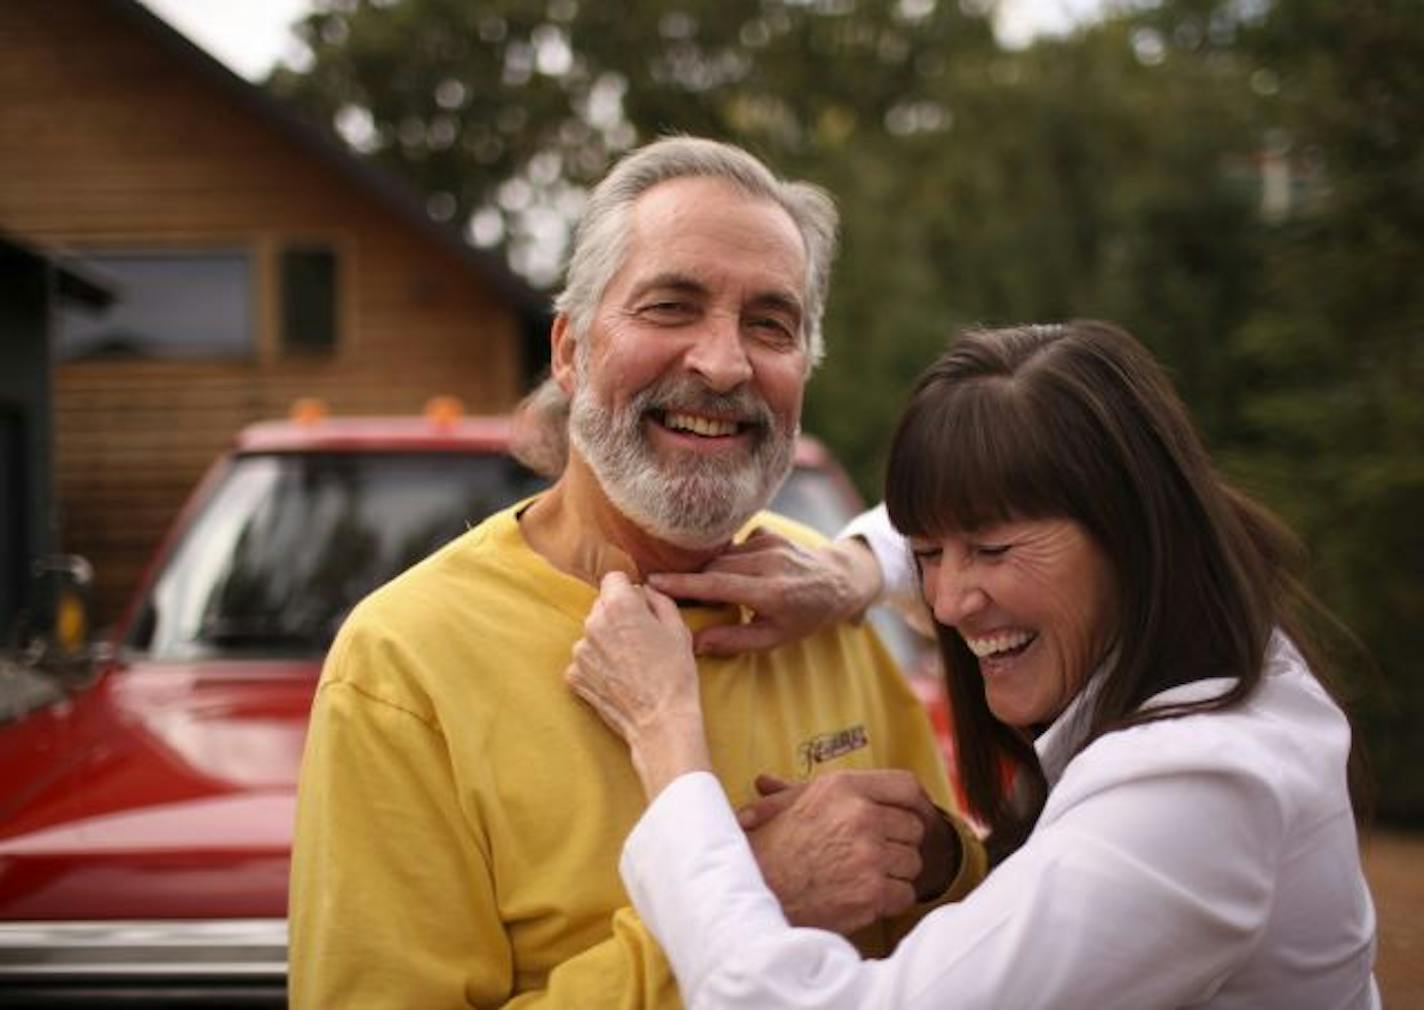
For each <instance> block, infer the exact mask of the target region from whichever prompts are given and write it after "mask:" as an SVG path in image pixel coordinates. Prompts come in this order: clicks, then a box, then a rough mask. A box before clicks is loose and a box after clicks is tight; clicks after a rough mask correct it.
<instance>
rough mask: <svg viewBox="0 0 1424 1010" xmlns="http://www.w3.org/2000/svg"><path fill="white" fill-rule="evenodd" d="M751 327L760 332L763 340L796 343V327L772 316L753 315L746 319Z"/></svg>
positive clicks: (777, 342)
mask: <svg viewBox="0 0 1424 1010" xmlns="http://www.w3.org/2000/svg"><path fill="white" fill-rule="evenodd" d="M748 323H749V324H750V326H751V328H752V329H754V330H756V331H757V333H759V334H761V338H762V339H763V340H766V341H768V342H769V343H776V344H794V343H796V329H795V327H793V326H791V325H790V324H788V323H786V322H785V321H783V320H781V319H777V318H775V317H774V316H755V317H753V318H752V319H750V320H748Z"/></svg>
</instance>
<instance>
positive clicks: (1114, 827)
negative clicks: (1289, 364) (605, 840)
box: [621, 635, 1380, 1010]
mask: <svg viewBox="0 0 1424 1010" xmlns="http://www.w3.org/2000/svg"><path fill="white" fill-rule="evenodd" d="M1227 686H1229V681H1225V680H1215V681H1206V682H1200V683H1197V684H1192V685H1188V686H1185V687H1182V688H1177V689H1174V690H1172V691H1168V692H1165V693H1164V694H1162V695H1160V696H1159V697H1158V698H1157V699H1154V701H1160V702H1167V701H1187V700H1193V699H1199V698H1205V697H1211V696H1214V695H1216V694H1219V693H1220V692H1221V691H1222V690H1223V689H1224V688H1226V687H1227ZM1087 708H1088V705H1087V703H1086V701H1085V696H1084V695H1081V694H1080V696H1079V697H1078V699H1076V700H1075V701H1074V703H1073V704H1072V705H1070V706H1069V708H1068V710H1067V711H1065V712H1064V714H1063V715H1062V716H1060V717H1059V719H1058V720H1057V721H1056V722H1054V724H1053V725H1052V726H1051V727H1050V728H1049V729H1048V730H1047V731H1046V732H1045V733H1044V734H1043V735H1042V736H1041V737H1040V738H1039V740H1038V741H1037V743H1036V746H1037V748H1038V751H1039V756H1040V760H1041V762H1042V764H1043V766H1044V770H1045V772H1046V773H1047V775H1048V780H1049V785H1050V789H1051V791H1050V794H1049V797H1048V801H1047V804H1046V806H1045V807H1044V810H1043V813H1042V815H1041V817H1040V819H1039V821H1038V824H1037V826H1036V827H1035V829H1034V831H1033V833H1032V834H1031V835H1030V837H1029V839H1028V840H1027V841H1026V842H1025V843H1024V845H1023V847H1022V848H1020V849H1019V851H1017V852H1016V853H1014V854H1013V855H1012V856H1011V857H1009V858H1008V859H1007V860H1005V861H1004V863H1003V864H1002V865H1001V866H999V867H998V868H997V869H996V870H995V871H994V872H993V873H992V874H990V876H989V877H988V879H986V880H985V881H984V883H983V884H981V885H980V886H979V888H978V889H977V890H975V891H974V892H973V893H971V894H970V895H969V896H968V897H967V898H966V899H965V900H964V901H963V902H961V903H959V904H956V905H948V906H944V907H941V908H939V909H936V910H935V911H933V912H931V913H930V914H929V915H927V916H926V917H925V918H924V919H923V920H922V921H921V922H920V924H919V925H918V927H916V929H915V930H914V931H913V932H912V933H911V934H910V935H909V936H908V937H906V938H905V939H904V940H903V941H902V942H901V944H900V946H899V948H898V949H897V950H896V951H895V953H894V955H893V956H891V957H890V958H888V959H886V960H883V961H862V960H861V959H860V957H859V955H858V953H857V952H856V950H855V949H854V948H853V947H852V946H851V945H850V944H849V943H848V942H847V941H846V940H845V939H843V938H842V937H840V936H838V935H836V934H835V933H830V932H826V931H823V930H816V929H801V928H793V927H792V926H790V925H788V923H787V922H786V919H785V918H784V916H783V915H782V912H781V908H780V906H779V905H778V903H777V901H776V898H775V897H774V896H773V895H772V894H771V892H770V891H769V890H767V888H766V885H765V884H764V883H763V881H762V878H761V875H760V873H759V871H758V869H757V865H756V862H755V860H754V858H753V856H752V853H751V850H750V847H749V846H748V844H747V842H746V839H745V836H744V835H743V833H742V831H741V829H740V828H739V827H738V825H737V822H736V820H735V818H734V817H733V814H732V811H731V809H730V807H729V806H728V803H727V800H726V798H725V796H724V795H723V793H722V791H721V788H720V787H719V785H718V783H717V780H716V779H715V778H713V777H712V776H711V775H709V774H706V773H693V774H689V775H684V776H682V777H681V778H679V779H677V780H676V781H675V782H673V783H672V784H671V785H669V786H668V787H667V788H666V789H665V790H664V791H663V792H662V793H661V794H660V795H659V796H658V797H657V798H656V800H655V801H654V802H653V803H652V804H651V806H650V807H649V808H648V810H647V812H646V814H645V815H644V817H643V818H642V820H641V821H640V822H639V823H638V825H637V827H636V828H635V829H634V831H633V833H632V835H631V836H630V837H629V839H628V842H627V844H626V846H625V849H624V853H623V859H622V864H621V869H622V873H623V879H624V882H625V883H626V884H627V887H628V891H629V894H630V895H631V896H632V899H633V903H634V905H635V906H636V907H637V909H638V912H639V913H640V914H641V915H642V917H643V919H644V921H645V922H646V923H647V924H648V926H649V927H650V928H651V929H652V931H653V933H654V934H655V935H656V936H657V937H658V939H659V941H660V942H661V943H662V945H663V948H664V950H665V951H666V952H667V955H668V958H669V960H670V961H671V963H672V966H673V970H674V971H675V972H676V974H677V978H678V981H679V984H680V986H681V988H682V993H683V998H684V1001H685V1002H686V1004H687V1006H688V1007H689V1010H704V1008H705V1010H713V1008H745V1010H779V1008H798V1010H800V1008H817V1010H833V1008H845V1010H867V1008H876V1007H882V1008H896V1010H927V1008H931V1007H937V1008H944V1010H951V1008H954V1010H961V1008H963V1010H968V1008H994V1010H1033V1008H1038V1007H1042V1008H1053V1010H1114V1008H1121V1010H1148V1008H1154V1007H1163V1008H1165V1007H1211V1008H1214V1010H1226V1008H1241V1010H1246V1008H1252V1010H1261V1008H1280V1010H1301V1008H1310V1010H1330V1008H1346V1007H1349V1008H1377V1007H1379V1006H1380V1002H1379V994H1378V990H1377V989H1376V986H1375V982H1374V977H1373V974H1372V965H1373V963H1374V946H1375V917H1374V909H1373V906H1372V904H1371V902H1370V896H1369V892H1368V890H1367V889H1366V886H1365V881H1364V877H1363V875H1362V872H1361V869H1360V859H1359V852H1358V849H1357V847H1356V835H1355V825H1354V820H1353V817H1352V814H1351V809H1350V802H1349V797H1348V793H1347V790H1346V783H1345V764H1346V755H1347V752H1348V749H1349V727H1348V724H1347V723H1346V721H1345V719H1344V716H1343V715H1342V714H1341V712H1340V711H1339V709H1338V708H1337V707H1336V706H1335V705H1334V704H1333V703H1332V702H1331V700H1330V699H1329V698H1328V697H1327V696H1326V694H1325V692H1324V691H1323V690H1322V689H1321V687H1320V685H1319V684H1318V683H1317V682H1316V681H1315V679H1314V678H1313V677H1312V676H1311V675H1310V673H1309V671H1308V670H1307V669H1306V667H1305V664H1304V662H1303V661H1302V659H1301V657H1300V655H1299V654H1298V653H1297V652H1296V650H1295V649H1294V647H1292V645H1291V644H1290V642H1289V641H1287V640H1286V639H1285V638H1284V637H1283V636H1281V635H1277V636H1275V638H1274V639H1273V641H1272V643H1271V647H1270V649H1269V652H1268V656H1267V668H1266V671H1265V677H1264V678H1263V680H1262V682H1261V684H1260V686H1259V688H1258V689H1257V690H1256V691H1255V692H1254V693H1253V694H1252V695H1251V696H1250V697H1249V698H1248V699H1247V700H1246V701H1245V702H1244V703H1243V704H1241V705H1239V706H1237V707H1234V708H1232V709H1230V710H1228V711H1225V712H1216V713H1205V714H1200V715H1192V716H1187V717H1184V718H1179V719H1171V720H1164V721H1161V722H1153V723H1147V724H1145V725H1141V726H1136V727H1133V728H1131V729H1127V730H1121V731H1118V732H1114V733H1110V734H1107V735H1106V736H1103V737H1101V738H1099V739H1097V740H1095V741H1093V743H1092V744H1091V745H1089V746H1088V747H1087V748H1085V749H1084V750H1083V751H1082V752H1081V753H1079V754H1077V755H1076V756H1072V757H1071V758H1070V755H1072V752H1073V750H1074V744H1075V743H1076V742H1077V741H1078V740H1081V739H1082V722H1083V720H1084V719H1085V717H1086V711H1087Z"/></svg>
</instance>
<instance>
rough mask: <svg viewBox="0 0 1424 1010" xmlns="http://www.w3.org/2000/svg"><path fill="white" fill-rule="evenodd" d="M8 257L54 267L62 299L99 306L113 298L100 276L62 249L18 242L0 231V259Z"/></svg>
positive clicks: (55, 283)
mask: <svg viewBox="0 0 1424 1010" xmlns="http://www.w3.org/2000/svg"><path fill="white" fill-rule="evenodd" d="M10 257H15V258H18V259H19V260H20V261H21V262H29V261H36V262H42V263H48V264H49V265H50V268H51V269H53V270H54V286H55V291H56V292H57V293H58V294H59V296H60V297H61V298H63V299H64V300H66V301H69V302H75V303H78V304H80V305H88V306H92V307H94V308H103V307H105V306H106V305H108V304H109V303H110V302H112V301H113V300H114V292H113V290H112V289H111V288H110V287H109V285H108V284H107V283H106V282H105V280H104V279H103V278H102V277H100V276H98V275H96V274H95V273H93V272H91V271H90V270H89V269H88V268H86V267H85V266H83V265H81V264H80V263H77V262H76V261H75V260H74V258H73V257H72V256H67V255H65V254H64V252H63V251H62V250H56V249H50V248H47V247H45V246H40V245H36V244H35V243H34V242H32V241H24V242H22V241H20V240H19V239H18V238H16V237H14V236H13V235H7V234H6V233H4V232H0V262H3V261H4V260H5V259H6V258H10Z"/></svg>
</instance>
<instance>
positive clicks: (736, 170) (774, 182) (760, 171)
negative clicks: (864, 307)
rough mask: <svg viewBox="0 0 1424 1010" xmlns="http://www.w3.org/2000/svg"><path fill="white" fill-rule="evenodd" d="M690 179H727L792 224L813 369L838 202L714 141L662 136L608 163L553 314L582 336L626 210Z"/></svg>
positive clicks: (622, 234) (620, 239)
mask: <svg viewBox="0 0 1424 1010" xmlns="http://www.w3.org/2000/svg"><path fill="white" fill-rule="evenodd" d="M695 177H704V178H713V179H724V180H726V181H727V182H730V183H731V184H732V185H734V186H736V187H737V188H738V189H740V190H742V191H743V192H744V193H746V194H748V195H749V196H752V197H756V198H760V199H765V200H770V201H772V202H773V203H775V204H776V205H777V206H779V207H781V208H782V209H783V210H784V211H786V213H787V214H789V215H790V216H791V220H792V221H794V222H795V224H796V229H797V230H798V231H799V232H800V233H801V240H802V242H803V243H804V244H805V246H806V291H805V299H806V305H805V313H806V315H805V320H804V321H803V323H802V330H803V332H804V334H805V338H806V350H807V355H808V358H809V361H810V363H811V365H813V366H814V365H815V364H816V363H818V362H819V361H820V360H821V358H822V357H823V356H824V355H825V340H824V338H823V337H822V335H821V314H822V313H823V312H824V311H825V307H826V289H827V288H828V287H829V285H830V277H831V261H832V259H834V258H835V252H836V226H837V223H838V217H837V214H836V206H835V203H834V202H833V201H832V200H831V197H830V194H828V193H827V192H826V191H825V190H823V189H821V188H820V187H819V186H814V185H812V184H810V183H806V182H786V181H784V180H782V179H778V178H777V177H776V176H775V175H773V174H772V172H771V170H770V169H768V168H767V167H766V166H765V165H764V164H762V163H761V162H760V161H759V160H757V158H755V157H754V156H752V155H751V154H749V153H747V152H746V151H744V150H742V149H741V148H740V147H734V146H732V145H731V144H722V143H719V142H717V141H715V140H704V139H701V138H698V137H666V138H664V139H662V140H657V141H654V142H653V143H651V144H648V145H646V146H645V147H641V148H639V149H638V150H636V151H634V152H633V153H632V154H629V155H627V156H625V157H624V158H623V159H622V160H621V161H619V162H618V164H617V165H615V166H614V167H613V171H611V172H609V173H608V175H607V176H605V177H604V179H603V181H602V182H600V183H599V184H598V186H597V187H596V188H595V189H594V191H593V193H592V194H590V196H589V199H588V204H587V206H585V208H584V212H583V216H582V217H581V218H580V220H579V224H578V228H577V230H576V231H575V233H574V247H573V253H572V255H571V256H570V257H569V267H568V276H567V279H566V281H565V284H564V290H563V291H561V292H559V294H558V296H557V297H556V298H555V299H554V309H555V311H557V312H561V313H563V314H564V315H566V316H568V319H569V324H570V328H571V330H572V333H573V336H574V339H575V340H582V339H583V338H584V336H586V335H587V333H588V328H589V326H590V325H591V324H592V322H593V314H594V312H595V310H596V309H597V308H598V303H599V301H600V300H602V298H603V293H604V291H605V290H606V289H607V287H608V284H609V282H610V281H611V280H612V279H613V275H614V274H616V273H617V272H618V269H619V268H620V267H621V266H622V265H623V256H624V254H625V252H626V246H627V242H628V228H629V217H628V211H629V208H630V207H631V206H632V205H633V204H634V202H636V201H637V199H638V198H639V197H640V196H642V195H643V194H644V193H646V192H647V191H648V190H650V189H652V188H653V187H654V186H656V185H658V183H661V182H668V181H669V180H672V179H682V178H695Z"/></svg>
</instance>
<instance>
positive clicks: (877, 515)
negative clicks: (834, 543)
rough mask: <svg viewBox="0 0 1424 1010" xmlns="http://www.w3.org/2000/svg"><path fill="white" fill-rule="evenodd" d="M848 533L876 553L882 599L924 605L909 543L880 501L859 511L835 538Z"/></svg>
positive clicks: (903, 604)
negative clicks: (858, 538) (883, 586)
mask: <svg viewBox="0 0 1424 1010" xmlns="http://www.w3.org/2000/svg"><path fill="white" fill-rule="evenodd" d="M850 537H860V539H862V540H864V541H865V544H866V546H867V547H869V548H870V553H871V554H874V555H875V563H876V564H877V565H879V566H880V577H881V579H882V580H883V581H884V584H885V588H884V590H883V591H882V597H883V602H886V603H890V604H893V605H894V606H896V607H899V608H912V609H913V608H919V607H922V606H923V605H924V603H923V601H922V600H921V599H920V580H919V577H918V576H917V575H916V573H915V565H914V561H913V559H912V558H911V557H910V546H909V544H908V543H907V542H906V541H905V538H904V537H902V536H901V535H900V533H899V531H897V530H896V529H895V527H894V526H892V525H890V514H889V513H888V512H886V510H885V505H884V504H883V503H882V504H880V505H877V506H875V507H874V508H873V509H870V510H869V511H868V512H862V513H861V514H860V515H858V516H856V517H855V518H854V519H852V520H851V521H850V522H848V523H846V525H845V528H844V529H843V530H841V531H840V533H838V534H836V539H837V540H845V539H848V538H850Z"/></svg>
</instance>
